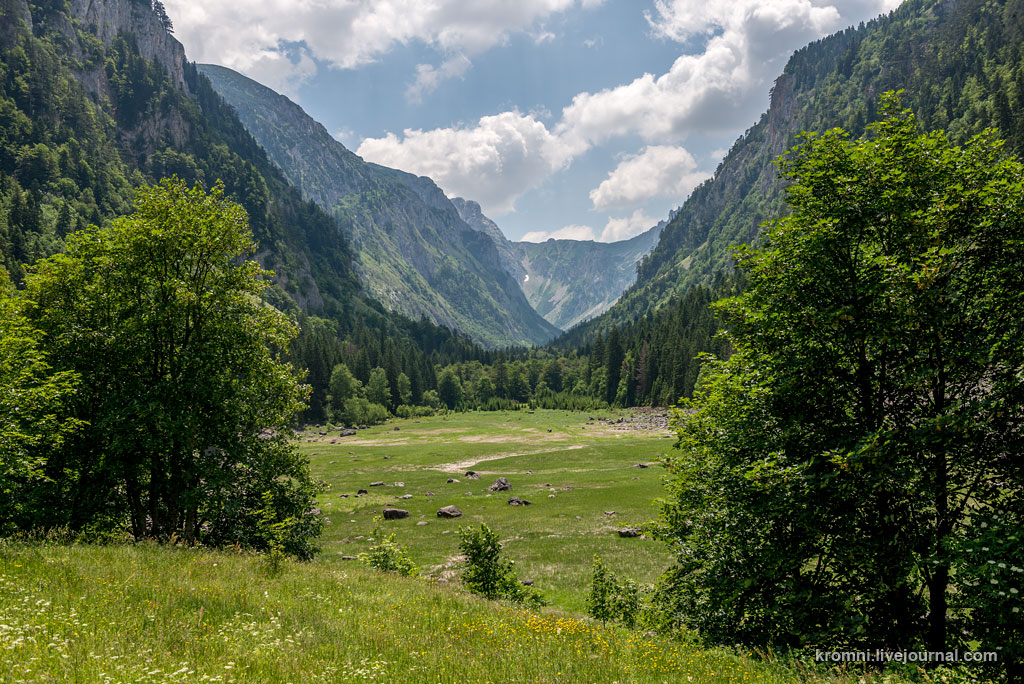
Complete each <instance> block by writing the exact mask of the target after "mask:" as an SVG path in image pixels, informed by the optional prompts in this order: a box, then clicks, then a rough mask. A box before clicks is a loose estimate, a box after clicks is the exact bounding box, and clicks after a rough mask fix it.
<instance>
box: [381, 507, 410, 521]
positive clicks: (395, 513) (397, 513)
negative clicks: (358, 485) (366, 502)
mask: <svg viewBox="0 0 1024 684" xmlns="http://www.w3.org/2000/svg"><path fill="white" fill-rule="evenodd" d="M408 517H409V511H407V510H405V509H403V508H388V509H386V510H385V511H384V519H385V520H401V519H402V518H408Z"/></svg>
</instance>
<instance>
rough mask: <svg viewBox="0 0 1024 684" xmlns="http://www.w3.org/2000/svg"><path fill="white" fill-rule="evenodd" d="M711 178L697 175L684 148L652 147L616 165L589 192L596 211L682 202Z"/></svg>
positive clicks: (690, 156) (692, 160)
mask: <svg viewBox="0 0 1024 684" xmlns="http://www.w3.org/2000/svg"><path fill="white" fill-rule="evenodd" d="M709 175H710V174H707V173H704V172H703V171H697V160H696V159H694V158H693V155H692V154H690V153H689V152H688V151H687V150H686V149H685V148H683V147H673V146H669V145H651V146H650V147H647V148H646V149H644V150H643V151H642V152H640V153H639V154H635V155H630V156H628V157H626V158H625V159H624V160H623V161H621V162H620V163H619V165H618V166H617V167H615V170H614V171H612V172H611V173H609V174H608V178H607V179H606V180H604V181H603V182H602V183H601V184H600V185H599V186H597V187H596V188H595V189H593V190H591V191H590V201H591V202H593V203H594V208H595V209H607V208H608V207H621V206H627V205H634V206H635V205H637V204H641V203H643V202H646V201H647V200H649V199H652V198H654V197H671V198H674V199H676V200H677V201H680V202H682V201H683V200H684V199H686V197H687V196H689V194H690V192H691V191H692V190H693V189H694V188H695V187H697V185H698V184H700V182H701V181H703V180H705V179H706V178H707V177H708V176H709Z"/></svg>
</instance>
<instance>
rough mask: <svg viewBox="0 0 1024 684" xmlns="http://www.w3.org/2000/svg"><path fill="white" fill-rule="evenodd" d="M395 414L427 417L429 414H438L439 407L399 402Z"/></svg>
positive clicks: (400, 416) (403, 416) (406, 416)
mask: <svg viewBox="0 0 1024 684" xmlns="http://www.w3.org/2000/svg"><path fill="white" fill-rule="evenodd" d="M395 415H396V416H398V417H399V418H425V417H427V416H433V415H437V409H433V408H430V407H429V406H410V405H409V404H399V405H398V407H397V408H396V409H395Z"/></svg>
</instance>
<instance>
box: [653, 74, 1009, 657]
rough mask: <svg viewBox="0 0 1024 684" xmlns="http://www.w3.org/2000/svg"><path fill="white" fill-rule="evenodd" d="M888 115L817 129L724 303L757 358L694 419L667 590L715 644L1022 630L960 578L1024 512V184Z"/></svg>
mask: <svg viewBox="0 0 1024 684" xmlns="http://www.w3.org/2000/svg"><path fill="white" fill-rule="evenodd" d="M882 111H883V115H884V117H885V118H884V119H883V120H882V121H880V122H879V123H877V124H874V125H872V126H871V127H870V137H867V138H862V139H858V140H855V141H851V140H849V139H848V137H847V136H846V135H845V133H844V132H842V131H840V130H834V131H830V132H828V133H826V134H825V135H822V136H814V135H809V136H807V137H806V138H805V139H804V142H803V144H802V145H801V146H799V147H797V148H795V149H794V150H793V151H792V152H791V153H790V154H789V155H788V156H787V157H786V158H785V159H784V160H783V161H782V163H781V166H782V171H783V173H784V175H785V176H786V177H787V178H788V179H789V180H791V182H792V184H791V185H790V186H789V189H788V197H789V202H790V204H791V206H792V210H793V212H792V215H791V216H789V217H787V218H784V219H781V220H778V221H776V222H774V223H771V224H769V228H768V236H767V240H766V244H765V246H764V247H763V248H760V249H745V250H741V251H740V253H739V260H740V264H741V265H742V266H743V268H744V269H745V270H746V271H747V273H748V275H749V283H748V287H747V290H746V292H745V293H744V294H743V295H741V296H739V297H735V298H733V299H729V300H726V301H724V302H723V303H721V304H720V310H721V311H722V312H723V315H724V316H725V318H726V320H727V321H729V322H730V323H731V324H732V326H733V334H732V340H733V342H734V344H735V346H736V350H737V352H736V354H734V355H733V356H732V357H731V358H730V359H729V360H727V361H715V360H711V361H709V362H708V363H707V364H706V365H705V367H704V380H703V382H702V384H701V386H700V388H699V389H698V391H697V393H696V395H695V398H694V400H693V401H692V402H687V403H685V404H684V406H683V410H681V411H679V412H678V413H677V415H676V419H675V420H676V426H677V430H678V434H679V443H678V447H679V451H678V452H677V453H675V454H673V455H671V456H669V457H667V458H666V461H665V463H666V466H667V467H668V470H669V473H670V477H669V481H668V495H667V498H666V500H665V502H664V505H663V511H662V516H661V529H660V536H661V537H662V538H663V539H665V540H666V541H668V542H669V544H670V546H671V548H672V549H673V551H674V553H675V555H676V557H677V560H678V562H677V564H676V565H675V566H674V567H673V568H672V569H671V570H670V571H669V573H668V574H667V578H666V584H667V586H668V587H670V588H671V591H668V592H665V593H664V596H667V597H668V599H669V600H670V601H672V602H673V605H672V606H671V611H672V612H674V613H675V614H676V615H677V616H678V618H679V619H681V620H682V621H683V622H684V623H686V624H687V625H688V626H690V627H692V628H696V629H698V630H699V631H700V632H701V633H702V634H703V635H704V636H705V637H706V638H708V639H711V640H715V641H722V642H727V643H745V644H758V645H765V644H768V645H771V646H773V647H801V646H805V645H809V644H814V645H816V646H818V647H823V646H830V647H836V648H845V647H849V646H855V647H874V646H876V645H880V644H898V645H900V647H907V648H912V647H918V646H924V647H926V648H927V649H928V650H933V651H945V650H948V649H949V648H952V647H954V646H959V645H962V644H963V643H964V641H965V640H979V641H982V642H985V643H989V644H991V645H999V646H1000V647H1002V648H1004V649H1007V650H1009V647H1010V642H1009V641H1008V639H1009V637H1008V636H1007V635H1008V634H1009V633H1010V631H1009V630H1010V629H1016V633H1018V634H1019V633H1020V629H1019V627H1020V625H1021V623H1020V622H1015V623H1010V622H1006V621H1004V618H1009V619H1010V620H1019V614H1018V613H1013V612H1012V608H1013V607H1016V604H1015V603H1014V602H1015V601H1017V602H1019V601H1020V599H1019V598H1015V597H1016V596H1017V595H1014V596H1012V597H1011V596H1010V595H1009V592H1007V593H1008V595H1007V597H1006V599H1005V603H1006V605H1007V606H1008V607H1009V608H1010V609H1011V610H1008V611H1006V610H1004V611H1003V612H1001V613H998V614H997V613H986V611H985V610H984V609H982V610H980V611H979V610H977V608H978V603H979V602H985V601H987V599H985V598H980V597H977V592H972V591H971V590H969V589H968V587H967V586H965V585H964V582H971V581H974V580H972V579H970V577H971V575H972V572H968V571H966V570H965V571H964V573H963V574H960V573H959V572H958V573H956V574H954V573H953V567H954V558H955V556H954V549H957V548H960V547H962V546H964V544H965V542H967V541H970V542H971V544H969V545H970V546H972V548H973V545H974V542H975V541H976V540H979V539H980V538H982V537H983V536H984V533H983V532H982V530H984V529H985V527H984V525H989V527H991V524H990V523H987V522H986V521H985V515H984V513H985V512H987V511H988V510H990V509H991V510H993V511H995V510H1004V511H1005V510H1020V509H1021V508H1022V505H1024V501H1022V492H1024V481H1022V479H1021V477H1020V471H1019V468H1016V467H1015V466H1013V465H1012V464H1011V461H1012V459H1011V458H1009V454H1013V453H1018V452H1019V451H1020V449H1021V448H1022V447H1024V445H1022V444H1020V439H1021V438H1020V435H1021V428H1022V427H1024V409H1022V406H1024V401H1022V400H1024V396H1022V391H1024V389H1022V385H1021V383H1020V378H1019V376H1018V371H1017V370H1016V369H1019V368H1021V367H1024V345H1022V344H1021V340H1022V339H1024V301H1022V300H1021V298H1020V294H1019V293H1020V288H1021V283H1020V269H1019V264H1020V263H1021V260H1022V259H1024V203H1022V200H1021V198H1022V197H1024V167H1022V165H1021V164H1020V163H1018V162H1016V161H1010V160H1007V159H1005V158H1004V157H1003V155H1002V153H1001V145H1000V143H999V142H998V141H997V140H996V139H995V138H994V136H993V135H992V134H991V133H985V134H982V135H980V136H978V137H976V138H974V139H972V140H971V141H970V142H969V143H968V144H967V145H966V146H965V147H962V148H961V147H957V146H955V145H953V144H952V143H950V142H949V140H948V138H947V137H946V136H945V135H944V134H942V133H939V132H936V133H929V134H924V135H922V134H919V133H918V131H917V122H916V120H915V118H914V117H913V115H912V114H910V113H909V112H907V111H903V110H901V109H900V108H899V105H898V101H897V100H896V98H895V96H893V95H892V94H889V95H887V96H886V97H884V98H883V100H882ZM1004 525H1005V526H1004ZM1018 525H1019V519H1017V518H1015V517H1010V518H1006V519H1005V523H1001V528H1000V533H1002V534H1005V535H1007V537H1018V538H1019V537H1020V534H1021V531H1020V528H1019V526H1018ZM990 548H993V549H995V548H999V547H997V546H992V547H990ZM1003 562H1005V561H1003ZM1011 563H1012V562H1011ZM976 567H977V566H976ZM976 567H975V571H974V573H973V574H974V575H975V576H976V575H977V572H976ZM1018 567H1019V566H1018ZM972 594H974V595H975V597H973V598H972V597H971V596H972ZM972 604H973V607H972ZM925 612H928V616H929V617H928V619H927V621H924V620H920V619H919V616H921V615H922V614H924V613H925ZM972 620H973V621H972ZM972 630H973V631H972ZM1008 666H1009V667H1014V665H1013V663H1012V662H1011V663H1010V664H1009V665H1008Z"/></svg>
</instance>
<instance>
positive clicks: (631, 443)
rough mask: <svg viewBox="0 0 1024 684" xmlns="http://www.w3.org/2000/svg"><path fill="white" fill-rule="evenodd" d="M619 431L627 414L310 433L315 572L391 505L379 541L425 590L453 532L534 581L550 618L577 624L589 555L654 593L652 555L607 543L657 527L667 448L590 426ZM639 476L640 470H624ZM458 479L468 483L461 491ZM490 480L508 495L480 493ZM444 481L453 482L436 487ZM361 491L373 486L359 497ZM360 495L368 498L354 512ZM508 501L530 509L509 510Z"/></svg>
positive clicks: (648, 433) (626, 431) (653, 439)
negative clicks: (406, 554)
mask: <svg viewBox="0 0 1024 684" xmlns="http://www.w3.org/2000/svg"><path fill="white" fill-rule="evenodd" d="M622 417H625V418H626V419H627V420H629V418H630V414H627V413H612V412H597V413H573V412H568V411H544V410H538V411H536V412H533V413H531V412H527V411H512V412H500V413H489V412H480V413H464V414H453V415H449V416H443V417H435V418H421V419H412V420H398V421H393V422H390V423H388V424H387V425H383V426H379V427H376V428H371V429H368V430H361V431H359V433H358V434H357V435H355V436H351V437H338V431H332V432H331V433H330V434H328V435H327V436H325V437H321V436H320V435H319V432H320V430H309V431H307V433H306V434H305V436H304V437H303V440H302V442H301V445H302V447H301V448H302V449H303V451H304V452H305V453H306V455H307V456H308V457H309V458H310V461H311V463H312V466H313V472H314V474H315V475H316V476H317V477H319V478H321V479H323V480H325V481H326V482H327V483H328V484H329V485H330V487H331V489H330V491H328V492H327V493H326V494H325V495H324V496H322V497H321V501H322V506H321V507H322V509H323V510H324V512H325V513H326V514H327V515H328V518H329V519H330V521H331V522H330V524H328V525H327V528H326V530H325V532H324V535H323V539H322V546H323V550H324V553H323V555H322V557H321V559H322V560H321V562H326V563H330V562H336V561H337V562H341V561H340V560H339V559H340V558H341V557H342V556H354V555H356V554H357V553H359V552H361V551H365V550H366V549H367V548H368V547H369V546H370V545H371V544H372V542H371V539H372V538H373V534H374V528H375V522H374V517H375V516H378V515H380V513H381V511H382V510H383V509H384V507H385V505H386V504H389V503H390V504H395V505H396V506H397V507H400V508H402V509H405V510H408V511H409V513H410V517H409V518H406V519H403V520H395V521H387V522H385V523H383V524H381V525H380V527H381V528H382V529H383V530H385V531H387V532H394V533H395V535H396V540H397V541H399V542H400V543H402V544H406V545H407V546H408V547H409V550H410V555H411V556H412V558H413V560H414V561H415V562H416V563H417V564H418V565H420V567H421V569H422V571H423V572H424V574H426V575H428V576H431V577H435V578H439V579H452V578H453V576H454V575H455V573H456V569H455V567H454V565H455V564H454V559H455V557H456V556H457V554H458V548H457V547H458V539H457V537H456V535H455V534H454V533H455V531H456V530H457V529H458V527H460V526H462V525H466V524H472V525H476V524H479V523H480V522H485V523H487V524H488V525H489V526H490V527H491V528H492V529H494V530H495V531H497V532H498V534H499V535H500V537H501V539H502V543H503V545H504V546H505V549H506V552H507V554H508V555H509V557H511V558H513V559H515V561H516V563H517V566H518V568H519V573H520V577H521V578H523V579H532V580H534V582H535V586H536V588H537V589H539V590H540V591H541V592H542V593H543V594H544V595H545V597H546V598H547V599H548V600H549V601H552V602H553V603H554V604H555V605H556V606H558V607H560V608H564V609H567V610H570V611H574V612H578V613H582V612H583V601H584V596H585V594H586V590H587V589H588V587H589V582H590V569H591V564H592V562H593V557H594V555H595V554H598V555H600V556H601V558H602V560H604V561H605V563H606V565H608V566H609V567H611V568H612V569H613V570H615V571H616V572H619V573H623V574H626V575H628V576H629V577H631V578H633V579H635V580H637V581H639V582H650V581H653V580H654V579H655V578H656V577H657V576H658V575H659V574H660V573H661V572H663V571H664V570H665V568H666V567H668V564H669V562H670V559H669V557H668V556H667V554H666V553H665V550H664V548H663V547H662V546H661V545H660V544H658V543H657V542H654V541H652V540H649V539H646V538H622V537H619V536H618V534H617V532H616V531H617V530H618V529H619V528H622V527H625V526H629V525H633V524H637V523H642V522H645V521H648V520H651V519H652V518H654V517H655V516H656V514H657V508H656V507H655V506H654V504H653V502H654V500H655V499H656V498H657V497H659V496H661V494H662V485H661V477H662V471H661V468H659V467H657V465H656V464H655V461H656V459H657V458H658V457H659V456H660V455H661V454H663V453H665V452H666V451H667V450H669V449H670V448H671V447H672V444H673V440H672V439H671V434H670V433H669V432H668V431H667V430H664V429H661V430H657V429H639V430H638V429H635V428H636V425H635V424H634V423H631V422H624V423H612V424H609V423H608V422H605V421H601V420H589V419H590V418H595V419H600V418H606V419H611V420H614V421H617V420H618V419H619V418H622ZM396 428H397V429H396ZM332 442H334V443H332ZM640 463H643V464H650V465H651V466H652V467H648V468H636V467H634V466H636V465H637V464H640ZM468 470H473V471H475V472H476V473H478V474H479V477H480V479H479V480H473V479H469V478H467V477H466V476H465V473H466V472H467V471H468ZM499 476H501V477H505V478H507V479H508V480H509V482H510V484H511V485H512V490H511V491H508V492H495V493H493V494H492V493H490V492H488V491H487V488H488V486H489V485H491V484H492V483H493V482H494V480H495V479H496V478H497V477H499ZM449 478H454V479H457V480H459V481H458V482H457V483H452V484H448V483H447V480H448V479H449ZM373 482H384V483H385V484H384V485H380V486H370V485H371V483H373ZM396 483H402V484H403V486H396ZM359 489H365V490H367V494H366V495H364V496H362V497H358V498H356V497H355V496H354V495H355V494H356V492H357V491H358V490H359ZM428 493H432V494H433V496H428ZM512 495H514V496H518V497H520V498H523V499H526V500H528V501H530V502H531V505H530V506H510V505H509V504H508V499H509V497H510V496H512ZM402 496H410V497H411V498H408V499H400V498H399V497H402ZM343 497H347V498H343ZM449 504H454V505H456V506H458V507H459V509H460V510H462V512H463V514H464V515H463V517H462V518H459V519H455V520H444V519H440V518H438V517H437V515H436V512H437V509H438V508H440V507H442V506H447V505H449ZM611 512H614V515H607V514H606V513H611ZM421 522H425V523H426V524H425V525H418V524H417V523H421Z"/></svg>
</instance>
